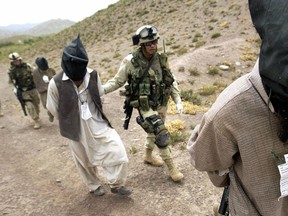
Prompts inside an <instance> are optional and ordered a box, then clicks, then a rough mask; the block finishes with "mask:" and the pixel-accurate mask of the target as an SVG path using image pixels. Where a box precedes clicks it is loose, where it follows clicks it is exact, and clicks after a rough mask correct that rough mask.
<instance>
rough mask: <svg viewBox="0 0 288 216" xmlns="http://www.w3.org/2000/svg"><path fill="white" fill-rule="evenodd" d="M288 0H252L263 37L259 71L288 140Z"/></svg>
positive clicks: (253, 15)
mask: <svg viewBox="0 0 288 216" xmlns="http://www.w3.org/2000/svg"><path fill="white" fill-rule="evenodd" d="M287 7H288V1H287V0H286V1H272V0H249V9H250V13H251V18H252V22H253V24H254V26H255V28H256V30H257V32H258V34H259V36H260V38H261V48H260V54H259V72H260V76H261V79H262V83H263V85H264V88H265V90H266V92H267V94H268V95H269V96H270V100H271V102H272V104H273V107H274V108H275V110H276V112H277V114H278V116H279V117H280V122H281V128H280V131H279V138H280V140H281V141H283V142H287V140H288V22H287V20H288V11H287Z"/></svg>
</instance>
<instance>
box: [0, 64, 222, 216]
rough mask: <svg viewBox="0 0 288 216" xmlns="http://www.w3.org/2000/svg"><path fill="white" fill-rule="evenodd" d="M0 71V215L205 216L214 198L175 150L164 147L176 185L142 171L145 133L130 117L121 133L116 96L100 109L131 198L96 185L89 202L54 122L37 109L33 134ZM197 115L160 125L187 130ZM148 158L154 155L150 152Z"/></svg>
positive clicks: (161, 172) (163, 172)
mask: <svg viewBox="0 0 288 216" xmlns="http://www.w3.org/2000/svg"><path fill="white" fill-rule="evenodd" d="M0 69H1V70H0V71H1V73H0V76H1V79H0V91H1V102H2V110H3V113H4V116H3V117H1V118H0V136H1V141H0V143H1V149H0V191H1V193H0V215H8V216H24V215H31V216H32V215H33V216H34V215H35V216H36V215H37V216H38V215H42V216H46V215H47V216H48V215H49V216H50V215H57V216H58V215H59V216H60V215H61V216H62V215H67V216H68V215H69V216H70V215H75V216H78V215H79V216H80V215H81V216H92V215H93V216H94V215H101V216H105V215H107V216H108V215H109V216H114V215H115V216H116V215H117V216H121V215H131V216H142V215H143V216H144V215H146V216H154V215H155V216H156V215H167V216H168V215H213V213H212V207H213V205H214V204H216V203H218V202H219V200H220V194H221V190H220V189H217V188H215V187H213V186H212V185H211V183H210V182H209V180H208V178H207V176H206V174H205V173H200V172H198V171H196V170H194V168H193V167H192V166H191V164H190V159H189V154H188V152H187V151H186V150H185V149H183V145H182V148H181V145H175V146H174V147H172V155H173V158H174V161H175V163H176V164H177V166H178V167H179V169H180V171H181V172H183V174H184V176H185V178H184V179H183V180H182V181H181V182H180V183H174V182H173V181H172V180H171V179H170V178H169V177H168V175H167V169H166V167H165V166H163V167H152V166H149V165H147V164H144V163H143V160H142V157H143V152H144V147H143V144H144V140H145V133H144V131H143V130H142V129H141V128H140V126H138V125H137V123H135V121H134V119H135V117H136V114H135V112H134V113H133V116H132V119H131V122H130V125H129V129H128V130H124V129H123V128H122V123H123V121H122V120H121V119H122V118H123V117H124V114H123V110H122V105H123V100H124V98H121V97H120V96H119V93H118V91H116V92H114V93H111V94H108V95H106V96H105V100H104V109H105V111H106V113H107V115H108V116H109V118H110V119H111V120H112V124H113V126H114V128H115V129H116V130H117V131H118V132H119V134H120V136H121V137H122V140H123V142H124V143H125V146H126V149H127V152H128V156H129V160H130V163H129V176H128V180H127V187H129V188H131V189H132V190H133V194H132V195H131V196H130V197H119V196H117V195H114V194H111V193H110V191H109V187H108V185H107V184H106V183H105V179H103V178H102V177H100V178H101V179H103V183H105V184H104V187H105V190H106V194H105V195H104V196H102V197H94V196H93V195H91V194H90V193H89V192H88V189H87V188H86V187H85V185H84V184H83V182H82V180H81V179H80V177H79V175H78V172H77V170H76V167H75V165H74V163H73V160H72V157H71V152H70V149H69V147H68V145H67V144H68V140H67V139H65V138H63V137H61V136H60V134H59V128H58V122H57V121H54V122H52V123H51V122H49V120H48V115H47V114H46V111H45V110H44V109H43V107H41V112H40V117H41V123H42V127H41V128H40V129H38V130H35V129H34V128H33V121H32V120H31V118H30V117H29V116H24V114H23V112H22V111H21V108H20V106H19V103H18V101H17V99H16V97H15V95H14V93H13V91H12V87H11V86H9V85H8V78H7V73H6V71H7V65H3V64H2V65H1V66H0ZM201 115H202V114H201V113H200V114H197V115H195V116H190V115H189V116H187V115H185V114H182V115H181V116H180V115H179V114H177V115H175V116H168V119H167V121H169V119H172V118H181V119H186V120H187V121H186V124H187V125H191V124H192V122H194V123H195V121H198V120H199V119H200V117H201ZM155 152H156V154H158V153H157V149H156V150H155ZM99 173H100V174H101V169H100V170H99Z"/></svg>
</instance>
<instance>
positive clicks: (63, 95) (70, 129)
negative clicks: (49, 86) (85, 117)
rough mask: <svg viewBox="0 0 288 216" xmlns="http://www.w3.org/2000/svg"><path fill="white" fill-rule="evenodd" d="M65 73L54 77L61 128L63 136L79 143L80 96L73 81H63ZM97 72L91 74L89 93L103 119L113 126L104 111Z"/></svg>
mask: <svg viewBox="0 0 288 216" xmlns="http://www.w3.org/2000/svg"><path fill="white" fill-rule="evenodd" d="M62 77H63V71H62V72H61V73H58V74H56V75H55V76H54V81H55V84H56V86H57V89H58V92H59V127H60V133H61V135H62V136H64V137H66V138H68V139H71V140H74V141H79V134H80V114H79V106H78V95H77V93H76V91H75V89H74V86H73V83H72V81H71V80H62ZM97 83H98V80H97V72H96V71H95V70H94V71H93V72H92V73H90V80H89V83H88V92H89V94H90V96H91V98H92V101H93V103H94V105H95V107H96V109H98V110H99V111H100V113H101V116H102V118H103V119H104V120H105V121H107V122H108V124H109V126H110V127H112V126H111V124H110V122H109V120H108V118H107V117H106V116H105V114H104V113H103V110H102V103H101V99H100V94H99V91H98V84H97Z"/></svg>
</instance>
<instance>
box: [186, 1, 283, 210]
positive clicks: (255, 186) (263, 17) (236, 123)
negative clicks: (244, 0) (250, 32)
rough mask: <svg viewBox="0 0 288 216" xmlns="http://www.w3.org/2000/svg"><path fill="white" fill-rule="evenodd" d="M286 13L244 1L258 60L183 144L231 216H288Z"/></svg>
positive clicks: (274, 5) (274, 4) (275, 5)
mask: <svg viewBox="0 0 288 216" xmlns="http://www.w3.org/2000/svg"><path fill="white" fill-rule="evenodd" d="M287 8H288V1H271V0H249V9H250V13H251V17H252V21H253V25H254V26H255V28H256V30H257V32H258V34H259V36H260V38H261V48H260V52H259V53H260V55H259V59H258V60H257V61H256V63H255V66H254V68H253V69H252V71H251V72H250V73H248V74H246V75H244V76H242V77H240V78H238V79H237V80H235V81H234V82H233V83H232V84H231V85H229V86H228V87H227V88H226V89H225V90H224V91H223V92H222V93H221V94H220V95H219V97H218V98H217V99H216V101H215V103H214V104H213V105H212V107H211V108H210V109H209V110H208V112H207V113H205V114H204V116H203V118H202V121H201V123H200V124H199V125H197V126H196V127H195V129H194V130H193V133H192V135H191V137H190V140H189V142H188V150H189V152H190V155H191V159H192V165H193V166H194V167H195V168H196V169H197V170H199V171H206V172H207V174H208V176H209V178H210V180H211V181H212V183H213V184H214V185H215V186H217V187H226V188H228V191H229V195H228V197H229V198H228V210H229V215H231V216H287V215H288V190H287V189H288V187H287V186H288V185H287V183H288V176H287V171H288V75H287V74H288V61H287V51H288V47H287V46H286V44H287V40H288V31H287V28H288V22H287V19H288V13H287ZM286 27H287V28H286ZM223 194H225V193H223ZM219 202H220V201H219ZM220 206H221V205H220ZM226 206H227V205H226ZM219 210H221V208H219ZM225 212H226V211H225ZM225 212H224V211H223V213H225ZM225 215H226V214H225Z"/></svg>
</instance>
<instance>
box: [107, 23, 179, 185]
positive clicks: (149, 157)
mask: <svg viewBox="0 0 288 216" xmlns="http://www.w3.org/2000/svg"><path fill="white" fill-rule="evenodd" d="M158 39H159V34H158V30H157V28H156V27H155V26H151V25H144V26H142V27H140V28H139V29H138V30H137V31H136V33H135V35H134V36H133V37H132V41H133V45H137V46H138V48H137V49H136V50H135V51H134V52H133V53H131V54H129V55H127V56H126V57H125V58H124V59H123V61H122V63H121V65H120V67H119V70H118V72H117V74H116V75H115V76H114V78H112V79H111V80H109V81H108V82H107V83H106V84H105V85H103V87H104V90H105V94H108V93H109V92H113V91H115V90H116V89H118V88H120V87H122V86H123V85H124V84H126V82H128V85H126V86H125V89H126V91H125V93H124V95H125V96H126V100H125V113H126V120H125V122H124V129H127V128H128V124H129V120H130V117H131V113H132V110H133V108H135V109H137V110H138V112H139V116H138V117H137V123H138V124H139V125H140V126H141V127H142V128H143V129H144V131H145V132H146V133H147V138H146V143H145V155H144V162H145V163H147V164H150V165H152V166H162V165H163V161H164V162H165V163H166V165H167V167H168V170H169V176H170V177H171V179H172V180H173V181H175V182H177V181H180V180H181V179H182V178H183V177H184V175H183V174H182V173H181V172H180V171H179V170H178V169H177V167H176V165H175V164H174V162H173V158H172V155H171V149H170V147H169V145H170V135H169V132H168V130H167V128H166V127H165V123H164V121H165V118H166V113H167V104H168V100H169V98H170V97H172V99H173V101H174V102H175V104H176V108H177V110H178V112H179V113H182V111H183V106H182V101H181V97H180V93H179V89H178V85H177V82H176V80H175V77H174V75H173V74H172V73H171V71H170V69H169V65H168V60H167V55H166V54H165V53H159V52H158V51H157V44H158ZM155 144H156V146H157V147H158V148H159V152H160V156H161V158H162V159H163V161H162V160H159V159H157V158H156V157H155V156H153V154H152V152H153V149H154V148H155Z"/></svg>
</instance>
